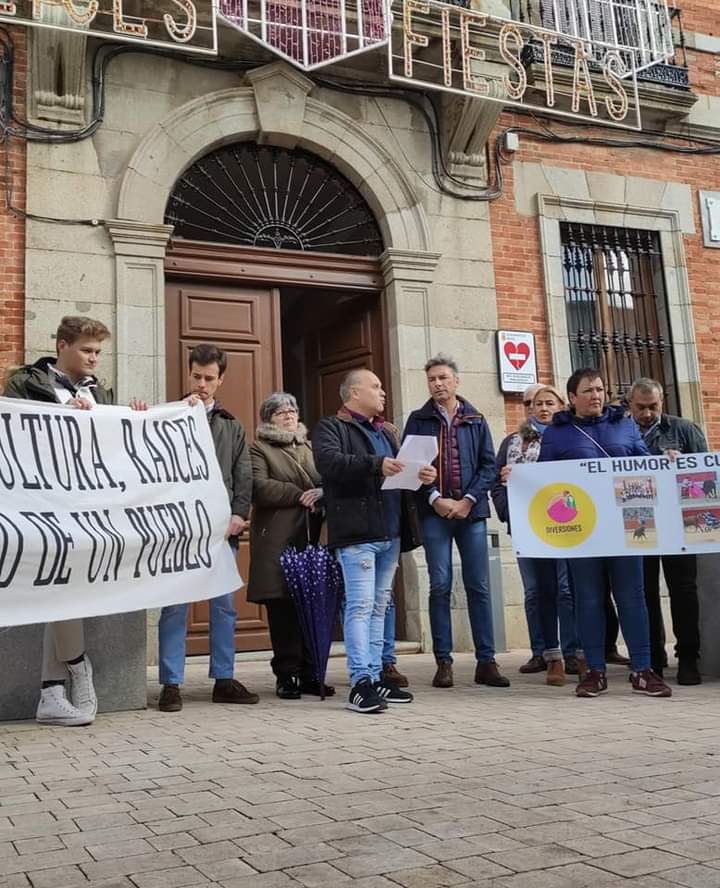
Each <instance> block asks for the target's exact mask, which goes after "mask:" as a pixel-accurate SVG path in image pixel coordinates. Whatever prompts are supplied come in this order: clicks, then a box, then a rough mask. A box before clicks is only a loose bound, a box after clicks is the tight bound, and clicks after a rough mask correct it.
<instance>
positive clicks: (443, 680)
mask: <svg viewBox="0 0 720 888" xmlns="http://www.w3.org/2000/svg"><path fill="white" fill-rule="evenodd" d="M425 373H426V375H427V384H428V389H429V391H430V400H429V401H427V402H426V403H425V404H424V405H423V406H422V407H421V408H420V409H419V410H415V411H413V412H412V413H411V414H410V418H409V419H408V421H407V425H406V426H405V435H406V436H407V435H432V436H433V437H435V438H437V441H438V458H437V469H438V476H437V479H436V481H435V482H434V483H433V484H431V485H428V486H427V487H426V488H424V489H423V490H421V491H420V492H419V494H418V507H419V509H420V516H421V521H422V532H423V545H424V546H425V558H426V559H427V564H428V571H429V573H430V628H431V630H432V636H433V653H434V654H435V660H436V662H437V667H438V668H437V672H436V673H435V677H434V678H433V682H432V683H433V686H434V687H436V688H450V687H452V686H453V671H452V662H453V660H452V648H453V641H452V614H451V609H450V595H451V592H452V580H453V569H452V544H453V541H455V543H456V545H457V547H458V550H459V551H460V560H461V563H462V576H463V583H464V585H465V594H466V596H467V603H468V615H469V617H470V628H471V630H472V636H473V642H474V644H475V657H476V659H477V666H476V668H475V681H476V683H477V684H485V685H490V686H492V687H497V688H505V687H509V685H510V682H509V681H508V679H507V678H505V677H504V676H503V675H501V674H500V672H499V671H498V667H497V664H496V662H495V636H494V632H493V623H492V605H491V600H490V586H489V583H488V573H489V565H488V549H487V528H486V519H487V518H489V517H490V506H489V504H488V492H489V491H490V490H491V489H492V487H493V485H494V483H495V477H496V467H495V451H494V449H493V443H492V437H491V435H490V429H489V428H488V424H487V422H486V421H485V419H484V418H483V416H482V415H481V414H480V413H478V412H477V410H476V409H475V408H474V407H473V406H472V404H470V402H469V401H466V400H465V399H464V398H461V397H460V396H459V395H458V394H457V389H458V386H459V384H460V376H459V372H458V367H457V364H456V363H455V361H454V360H453V359H452V358H449V357H447V356H445V355H437V356H436V357H434V358H432V359H431V360H429V361H428V362H427V364H426V365H425Z"/></svg>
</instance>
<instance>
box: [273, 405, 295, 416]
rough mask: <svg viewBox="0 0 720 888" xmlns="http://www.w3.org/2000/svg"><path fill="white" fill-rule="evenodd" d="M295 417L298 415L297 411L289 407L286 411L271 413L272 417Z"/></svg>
mask: <svg viewBox="0 0 720 888" xmlns="http://www.w3.org/2000/svg"><path fill="white" fill-rule="evenodd" d="M297 415H298V412H297V410H293V409H292V408H290V407H289V408H288V409H287V410H276V411H275V413H273V416H297Z"/></svg>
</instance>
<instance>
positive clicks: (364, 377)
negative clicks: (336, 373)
mask: <svg viewBox="0 0 720 888" xmlns="http://www.w3.org/2000/svg"><path fill="white" fill-rule="evenodd" d="M340 399H341V401H342V402H343V404H344V406H345V407H347V408H348V409H349V410H352V411H353V412H354V413H360V414H361V415H362V416H367V417H368V418H369V419H372V418H373V417H374V416H380V415H381V414H382V412H383V410H384V409H385V392H384V391H383V387H382V383H381V382H380V380H379V379H378V377H377V376H376V375H375V374H374V373H373V372H372V370H368V369H367V368H362V369H358V370H350V372H349V373H348V374H347V375H346V376H345V379H343V381H342V383H341V384H340Z"/></svg>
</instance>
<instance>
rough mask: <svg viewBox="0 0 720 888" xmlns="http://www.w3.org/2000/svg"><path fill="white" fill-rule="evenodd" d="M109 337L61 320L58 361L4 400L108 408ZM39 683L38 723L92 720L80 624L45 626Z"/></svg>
mask: <svg viewBox="0 0 720 888" xmlns="http://www.w3.org/2000/svg"><path fill="white" fill-rule="evenodd" d="M109 338H110V331H109V330H108V328H107V327H106V326H105V324H103V323H102V321H96V320H94V319H93V318H85V317H75V316H71V315H68V316H66V317H64V318H63V319H62V320H61V321H60V326H59V327H58V329H57V333H56V334H55V345H56V349H57V357H54V358H53V357H45V358H40V360H38V361H36V362H35V363H34V364H28V365H26V366H24V367H21V368H20V369H19V370H17V371H16V372H15V373H14V374H13V375H12V376H11V377H10V379H9V380H8V383H7V386H6V387H5V392H4V395H5V397H6V398H24V399H27V400H30V401H45V402H46V403H50V404H68V405H70V406H73V407H76V408H78V409H81V410H89V409H91V408H92V407H93V405H95V404H112V403H113V393H112V391H111V390H110V389H107V388H104V387H103V386H102V385H101V384H100V383H99V382H98V380H97V377H96V376H95V370H96V368H97V362H98V358H99V357H100V352H101V351H102V344H103V342H104V341H105V340H106V339H109ZM130 406H131V407H134V408H137V409H143V408H144V407H145V406H146V405H145V404H144V402H141V401H132V402H131V404H130ZM41 680H42V687H41V692H40V702H39V704H38V708H37V713H36V716H35V717H36V719H37V721H38V722H40V723H41V724H47V725H61V726H66V727H74V726H77V725H89V724H91V723H92V722H93V721H94V719H95V715H96V713H97V696H96V695H95V688H94V686H93V670H92V664H91V662H90V658H89V657H88V656H87V654H86V653H85V630H84V624H83V621H82V619H77V620H60V621H57V622H55V623H47V624H46V625H45V635H44V638H43V664H42V677H41ZM68 682H69V685H70V689H69V695H68V693H67V691H66V686H67V684H68Z"/></svg>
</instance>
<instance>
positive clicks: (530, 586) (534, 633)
mask: <svg viewBox="0 0 720 888" xmlns="http://www.w3.org/2000/svg"><path fill="white" fill-rule="evenodd" d="M539 560H540V559H538V558H518V560H517V564H518V569H519V571H520V579H521V580H522V584H523V592H524V600H525V619H526V620H527V627H528V635H529V636H530V650H531V651H532V655H533V657H542V654H543V651H544V650H545V647H546V645H545V637H544V636H543V624H542V619H541V617H540V588H539V583H538V571H537V566H536V563H537V561H539Z"/></svg>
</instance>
